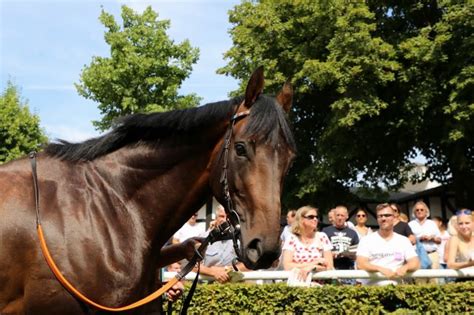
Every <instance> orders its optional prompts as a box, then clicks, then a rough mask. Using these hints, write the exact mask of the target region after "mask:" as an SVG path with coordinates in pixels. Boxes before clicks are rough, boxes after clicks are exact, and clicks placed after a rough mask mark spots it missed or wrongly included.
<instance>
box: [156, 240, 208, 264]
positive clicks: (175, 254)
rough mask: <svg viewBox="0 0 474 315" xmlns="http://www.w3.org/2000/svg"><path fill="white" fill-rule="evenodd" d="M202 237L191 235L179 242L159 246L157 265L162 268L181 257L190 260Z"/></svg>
mask: <svg viewBox="0 0 474 315" xmlns="http://www.w3.org/2000/svg"><path fill="white" fill-rule="evenodd" d="M203 240H204V239H203V238H199V237H193V238H189V239H187V240H185V241H184V242H182V243H179V244H172V245H168V246H165V247H163V248H161V250H160V258H159V259H158V267H160V268H162V267H165V266H167V265H170V264H172V263H174V262H177V261H180V260H182V259H187V260H191V259H192V258H193V256H194V253H195V252H196V248H197V247H198V246H199V245H200V244H201V242H202V241H203Z"/></svg>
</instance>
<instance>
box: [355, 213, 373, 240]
mask: <svg viewBox="0 0 474 315" xmlns="http://www.w3.org/2000/svg"><path fill="white" fill-rule="evenodd" d="M367 220H368V215H367V211H365V210H364V209H362V208H361V209H358V210H357V212H356V225H355V227H354V229H355V231H356V232H357V236H359V240H360V239H361V238H363V237H364V236H367V235H368V234H370V233H372V229H371V228H370V227H367V226H366V225H365V224H366V223H367Z"/></svg>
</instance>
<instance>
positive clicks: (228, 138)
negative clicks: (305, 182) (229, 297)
mask: <svg viewBox="0 0 474 315" xmlns="http://www.w3.org/2000/svg"><path fill="white" fill-rule="evenodd" d="M243 104H244V102H242V103H240V104H239V105H238V106H237V108H236V109H235V111H234V114H233V115H232V117H231V118H230V123H229V127H228V128H227V131H226V135H225V138H224V143H223V149H222V151H221V153H222V158H223V163H222V173H221V178H220V181H219V182H220V183H221V185H222V192H223V194H224V200H225V203H226V204H225V205H224V208H225V210H226V212H227V220H228V221H229V223H230V233H231V235H232V241H233V244H234V250H235V253H236V254H237V257H238V258H239V259H241V258H242V257H243V250H242V248H241V246H239V241H240V236H241V234H240V216H239V214H238V213H237V211H235V209H234V205H233V202H232V197H231V195H230V189H229V181H228V177H229V176H228V170H229V167H228V166H229V151H230V145H231V142H232V139H233V136H234V126H235V123H236V121H238V120H240V119H242V118H244V117H246V116H248V115H249V114H250V110H249V109H248V110H245V111H243V112H240V113H238V110H239V108H240V106H241V105H243Z"/></svg>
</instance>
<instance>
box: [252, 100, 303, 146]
mask: <svg viewBox="0 0 474 315" xmlns="http://www.w3.org/2000/svg"><path fill="white" fill-rule="evenodd" d="M249 118H250V119H249V122H248V123H247V126H246V127H245V130H244V134H247V135H253V136H256V137H258V138H259V139H261V140H262V141H264V142H268V143H270V144H271V145H272V146H274V147H276V146H277V145H278V144H279V143H280V142H281V140H282V137H283V141H285V142H286V145H287V146H288V147H289V148H290V150H292V151H293V152H296V144H295V140H294V138H293V133H292V131H291V128H290V125H289V122H288V118H287V114H286V112H285V111H284V110H283V108H282V107H281V106H280V105H278V104H277V103H276V101H275V99H274V98H273V97H269V96H266V95H260V96H259V98H258V99H257V101H256V102H255V104H253V105H252V109H251V111H250V117H249Z"/></svg>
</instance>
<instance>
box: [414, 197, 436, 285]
mask: <svg viewBox="0 0 474 315" xmlns="http://www.w3.org/2000/svg"><path fill="white" fill-rule="evenodd" d="M412 216H413V217H414V218H415V219H414V220H412V221H410V222H409V223H408V225H410V228H411V230H412V231H413V234H415V236H416V239H417V240H418V241H419V242H421V245H422V246H423V248H424V249H425V251H426V253H427V254H428V257H429V258H430V260H431V269H439V268H440V267H441V266H440V264H439V253H438V246H439V245H440V244H441V232H440V231H439V229H438V226H437V225H436V223H434V221H433V220H430V219H428V217H429V216H430V209H429V208H428V205H427V204H426V203H424V202H423V201H418V202H416V203H415V205H414V206H413V209H412ZM415 282H416V283H417V284H422V283H433V284H437V283H438V279H437V278H431V279H421V278H420V279H416V281H415Z"/></svg>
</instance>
